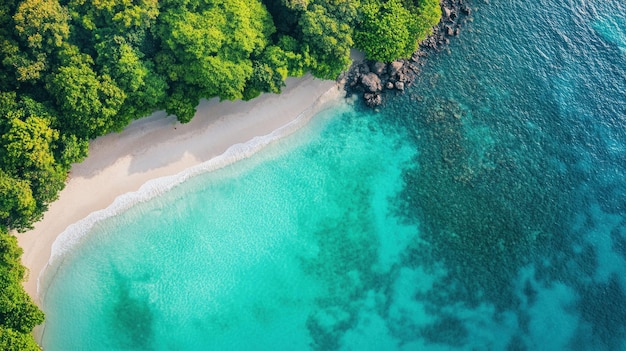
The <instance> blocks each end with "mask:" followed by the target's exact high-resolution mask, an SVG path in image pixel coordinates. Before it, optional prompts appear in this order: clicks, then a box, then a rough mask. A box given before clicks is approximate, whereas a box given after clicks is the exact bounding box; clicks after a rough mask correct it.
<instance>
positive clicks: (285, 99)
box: [17, 76, 341, 305]
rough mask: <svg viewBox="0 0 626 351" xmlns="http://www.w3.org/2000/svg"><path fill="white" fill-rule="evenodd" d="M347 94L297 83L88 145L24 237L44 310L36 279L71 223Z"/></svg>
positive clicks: (307, 81)
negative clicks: (188, 118) (185, 121)
mask: <svg viewBox="0 0 626 351" xmlns="http://www.w3.org/2000/svg"><path fill="white" fill-rule="evenodd" d="M340 96H341V92H340V90H339V89H338V86H337V84H336V83H335V82H334V81H323V80H317V79H314V78H313V77H311V76H305V77H303V78H298V79H293V78H291V79H288V80H287V87H286V88H284V89H283V92H282V93H281V94H280V95H275V94H264V95H262V96H260V97H258V98H256V99H254V100H252V101H249V102H243V101H237V102H230V101H224V102H218V101H217V100H210V101H202V102H201V103H200V105H199V106H198V109H197V112H196V115H195V118H194V119H193V120H192V121H191V122H190V123H188V124H180V123H178V122H177V121H176V119H175V118H174V117H172V116H170V117H166V115H165V112H158V113H155V114H154V115H152V116H150V117H147V118H144V119H142V120H139V121H136V122H134V123H132V124H131V125H130V126H129V127H127V128H126V129H125V130H124V131H123V132H122V133H119V134H110V135H106V136H103V137H100V138H98V139H96V140H95V141H93V142H92V143H91V145H90V147H89V157H88V158H87V159H86V160H85V161H84V162H82V163H80V164H76V165H74V166H73V167H72V170H71V172H70V179H69V180H68V182H67V185H66V187H65V189H64V190H63V191H61V193H60V195H59V199H58V200H57V201H55V202H54V203H52V204H51V205H50V207H49V209H48V211H47V212H46V213H45V216H44V218H43V220H41V221H40V222H38V223H36V224H35V228H34V229H33V230H31V231H29V232H27V233H23V234H18V235H17V236H18V241H19V244H20V246H21V247H22V248H23V249H24V255H23V256H22V262H23V263H24V265H25V266H26V267H27V268H28V269H29V271H30V274H29V277H28V280H27V281H26V283H25V287H26V291H27V292H28V293H29V294H30V295H31V296H32V297H33V299H34V300H35V302H36V303H38V304H39V305H41V300H40V295H39V294H38V291H37V280H38V278H39V276H40V274H41V272H42V271H43V270H44V269H45V267H46V265H47V263H48V260H49V259H50V255H51V248H52V245H53V243H54V241H55V239H56V238H57V237H58V236H59V234H61V233H62V232H63V231H64V230H65V229H66V228H67V227H68V226H69V225H70V224H72V223H75V222H77V221H79V220H81V219H83V218H85V217H87V216H88V215H89V214H90V213H92V212H94V211H98V210H102V209H105V208H107V207H108V206H109V205H111V204H112V203H113V201H114V200H115V198H116V197H118V196H120V195H123V194H126V193H129V192H134V191H137V190H138V189H139V188H140V187H141V185H143V184H144V183H146V182H147V181H149V180H151V179H156V178H160V177H164V176H170V175H174V174H177V173H180V172H182V171H184V170H185V169H188V168H190V167H192V166H195V165H198V164H201V163H203V162H206V161H208V160H210V159H212V158H214V157H216V156H218V155H220V154H222V153H224V152H225V151H226V150H227V149H228V148H229V147H230V146H232V145H235V144H238V143H245V142H247V141H249V140H251V139H253V138H254V137H257V136H264V135H268V134H270V133H271V132H273V131H274V130H277V129H278V128H280V127H282V126H285V125H287V124H289V123H290V122H292V121H294V120H295V119H296V118H298V116H301V115H302V114H303V113H304V114H306V115H308V116H310V115H312V114H314V113H315V112H316V111H319V110H320V109H321V108H322V107H323V106H324V103H325V102H328V101H332V100H337V99H338V98H340ZM39 293H41V292H39Z"/></svg>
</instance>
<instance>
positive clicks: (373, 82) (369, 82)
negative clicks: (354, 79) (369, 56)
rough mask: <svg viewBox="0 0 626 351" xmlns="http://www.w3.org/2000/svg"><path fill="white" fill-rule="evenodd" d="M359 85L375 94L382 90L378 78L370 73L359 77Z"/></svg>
mask: <svg viewBox="0 0 626 351" xmlns="http://www.w3.org/2000/svg"><path fill="white" fill-rule="evenodd" d="M361 83H362V84H363V87H365V89H366V90H367V91H369V92H372V93H375V92H379V91H381V90H382V89H383V87H382V83H381V81H380V77H378V76H377V75H376V74H375V73H373V72H370V73H368V74H366V75H364V76H362V77H361Z"/></svg>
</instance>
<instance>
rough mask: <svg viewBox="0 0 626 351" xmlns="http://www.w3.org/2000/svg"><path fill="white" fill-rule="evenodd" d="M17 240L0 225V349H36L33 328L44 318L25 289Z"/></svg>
mask: <svg viewBox="0 0 626 351" xmlns="http://www.w3.org/2000/svg"><path fill="white" fill-rule="evenodd" d="M21 255H22V250H21V249H20V248H19V246H17V240H16V239H15V237H14V236H12V235H9V234H8V233H7V232H6V230H4V229H3V228H1V227H0V349H2V350H16V351H17V350H19V351H22V350H39V347H38V346H37V344H36V343H35V340H34V339H33V336H32V335H31V334H30V333H31V331H32V330H33V328H34V327H35V326H36V325H38V324H41V323H42V322H43V319H44V316H43V312H41V310H39V308H37V306H36V305H35V304H34V303H33V301H32V299H31V298H30V296H28V294H26V292H25V291H24V287H23V286H22V281H23V279H24V274H25V270H24V267H23V266H22V265H21V263H20V256H21Z"/></svg>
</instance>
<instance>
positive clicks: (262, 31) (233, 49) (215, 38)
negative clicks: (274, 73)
mask: <svg viewBox="0 0 626 351" xmlns="http://www.w3.org/2000/svg"><path fill="white" fill-rule="evenodd" d="M196 6H197V7H192V8H186V7H170V8H167V9H165V10H164V11H163V13H162V14H161V17H160V19H161V22H160V23H159V24H157V27H156V30H155V32H156V34H157V37H158V38H160V40H161V41H162V45H163V50H162V51H161V52H160V53H158V54H157V56H156V62H157V69H158V70H159V71H160V72H162V73H163V75H165V76H167V77H168V79H169V80H170V81H171V82H172V83H171V84H170V85H171V89H172V90H171V91H170V92H171V95H172V96H173V95H178V96H173V97H170V98H167V102H166V110H167V111H168V112H170V113H176V114H177V116H178V118H179V120H181V121H187V120H188V119H189V117H190V116H189V112H188V110H189V109H190V108H195V106H196V105H197V104H198V99H199V98H200V97H213V96H217V97H219V98H220V99H227V100H235V99H241V98H242V97H243V93H244V90H245V88H246V82H247V81H248V80H249V79H250V78H251V77H252V74H253V72H254V71H255V70H254V68H253V62H252V61H253V57H254V56H257V55H260V54H261V53H262V52H263V49H264V48H265V46H266V45H267V44H268V42H269V36H270V35H271V34H272V33H273V32H274V26H273V24H272V20H271V17H270V15H269V13H268V12H267V11H266V10H265V7H264V6H263V5H262V4H261V2H259V1H245V0H230V1H220V0H213V1H206V2H204V3H200V4H196ZM181 84H182V85H185V86H186V88H184V89H183V88H181V87H180V85H181ZM189 90H192V91H193V92H194V93H192V94H191V95H189V94H184V95H183V91H185V92H187V91H189ZM181 95H182V96H181ZM183 96H184V97H183ZM184 104H191V106H187V107H185V106H184ZM181 112H182V113H184V114H185V116H181V115H180V113H181Z"/></svg>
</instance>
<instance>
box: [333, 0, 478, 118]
mask: <svg viewBox="0 0 626 351" xmlns="http://www.w3.org/2000/svg"><path fill="white" fill-rule="evenodd" d="M466 1H468V0H441V1H440V2H441V10H442V16H441V21H440V22H439V24H438V25H437V26H436V27H435V28H434V30H433V33H432V34H431V35H430V36H429V37H428V38H426V39H425V40H424V41H422V42H421V43H420V45H419V48H418V49H417V51H416V52H415V53H413V55H412V56H411V58H409V59H401V60H397V61H394V62H391V63H383V62H376V61H369V60H365V61H363V62H355V63H354V64H353V65H352V67H350V69H349V70H348V72H347V73H346V75H345V77H344V78H345V80H346V81H345V89H346V91H347V93H348V95H351V94H363V99H364V101H365V104H366V105H368V106H370V107H376V106H378V105H380V104H382V102H383V97H384V95H385V94H386V93H388V92H392V91H395V92H403V91H404V89H406V87H408V86H409V85H411V84H412V83H413V81H414V80H415V77H416V75H417V74H418V73H419V71H420V67H421V66H423V65H424V60H425V58H426V57H427V56H428V54H429V53H431V52H433V51H435V52H436V51H440V50H442V49H443V48H444V47H445V46H446V45H447V44H449V43H450V37H454V36H457V35H459V33H460V30H461V29H460V28H461V25H462V24H463V23H465V21H466V20H467V18H469V16H471V14H472V9H471V8H470V7H469V5H468V4H467V3H466Z"/></svg>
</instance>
